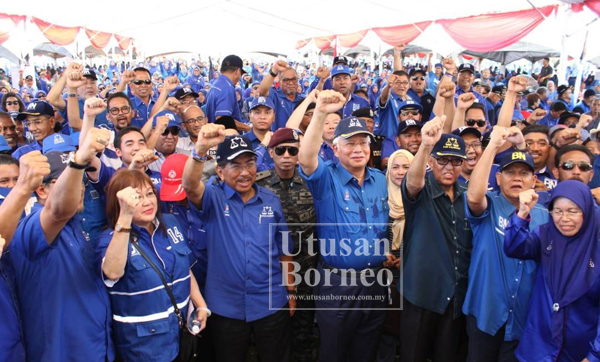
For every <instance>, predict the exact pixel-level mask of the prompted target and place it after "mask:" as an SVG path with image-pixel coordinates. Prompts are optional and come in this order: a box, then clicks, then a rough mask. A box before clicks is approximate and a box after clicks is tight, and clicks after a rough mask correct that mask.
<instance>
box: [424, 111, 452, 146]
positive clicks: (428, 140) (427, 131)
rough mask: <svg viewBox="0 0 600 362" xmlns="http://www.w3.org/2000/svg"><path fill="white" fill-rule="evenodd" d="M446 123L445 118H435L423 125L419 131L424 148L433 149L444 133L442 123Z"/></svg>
mask: <svg viewBox="0 0 600 362" xmlns="http://www.w3.org/2000/svg"><path fill="white" fill-rule="evenodd" d="M445 122H446V116H441V117H439V116H436V117H435V118H434V119H432V120H431V121H429V122H427V123H425V125H424V126H423V128H422V129H421V137H422V141H421V142H422V144H423V145H425V146H429V147H433V146H435V144H436V143H437V141H439V140H440V138H441V137H442V133H444V123H445Z"/></svg>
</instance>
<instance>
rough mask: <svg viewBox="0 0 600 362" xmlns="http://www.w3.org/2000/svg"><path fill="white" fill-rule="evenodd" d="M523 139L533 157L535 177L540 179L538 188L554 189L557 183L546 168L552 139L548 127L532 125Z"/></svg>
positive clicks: (524, 132) (527, 128) (526, 130)
mask: <svg viewBox="0 0 600 362" xmlns="http://www.w3.org/2000/svg"><path fill="white" fill-rule="evenodd" d="M523 137H524V138H525V143H526V144H527V150H528V153H529V154H530V155H531V157H533V164H534V166H535V175H536V176H537V179H538V186H537V187H536V188H538V189H539V188H547V189H550V190H551V189H553V188H554V187H556V184H557V181H556V178H555V177H554V175H553V174H552V172H550V170H549V169H548V168H547V167H546V165H547V163H548V156H549V155H550V148H551V147H552V146H550V139H549V137H548V127H546V126H542V125H535V124H534V125H531V126H527V127H525V128H524V129H523Z"/></svg>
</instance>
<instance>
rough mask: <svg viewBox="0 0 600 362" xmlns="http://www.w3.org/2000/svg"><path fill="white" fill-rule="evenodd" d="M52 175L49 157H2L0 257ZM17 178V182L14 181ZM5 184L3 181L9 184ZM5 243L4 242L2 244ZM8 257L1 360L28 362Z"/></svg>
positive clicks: (0, 299) (0, 291)
mask: <svg viewBox="0 0 600 362" xmlns="http://www.w3.org/2000/svg"><path fill="white" fill-rule="evenodd" d="M49 172H50V165H49V164H48V161H47V159H46V157H44V156H42V155H41V154H40V152H39V151H33V152H30V153H28V154H26V155H23V157H21V160H20V162H17V161H16V160H15V159H14V158H11V157H10V156H8V155H2V156H0V186H1V187H2V188H3V189H4V188H6V190H7V191H8V195H6V198H4V196H3V197H2V200H0V202H1V204H2V206H0V220H2V224H1V225H0V235H1V236H0V238H3V239H4V240H0V256H2V255H4V252H5V251H7V250H8V249H9V246H10V242H11V239H12V237H13V234H14V232H15V230H16V228H17V225H18V223H19V221H20V220H21V218H22V216H23V215H24V212H23V210H24V209H25V208H27V205H28V204H29V203H30V200H31V195H32V194H33V193H34V192H35V190H36V189H37V188H38V187H40V185H41V184H42V179H43V178H44V177H45V176H47V175H48V173H49ZM15 174H16V177H17V180H16V181H14V180H12V178H13V177H14V175H15ZM7 179H8V182H5V181H4V180H7ZM2 241H3V242H2ZM9 259H10V256H9V254H8V253H7V254H6V255H5V257H3V258H2V260H0V324H1V325H2V328H1V329H0V360H2V361H14V362H25V346H24V344H23V327H22V324H21V319H22V317H21V313H20V310H19V306H18V301H17V290H16V286H15V280H14V278H15V276H14V270H13V268H12V265H11V263H10V261H9Z"/></svg>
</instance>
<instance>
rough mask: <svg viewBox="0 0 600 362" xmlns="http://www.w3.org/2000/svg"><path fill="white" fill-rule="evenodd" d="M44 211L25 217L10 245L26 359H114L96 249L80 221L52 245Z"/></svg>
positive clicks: (43, 361)
mask: <svg viewBox="0 0 600 362" xmlns="http://www.w3.org/2000/svg"><path fill="white" fill-rule="evenodd" d="M41 211H42V208H41V207H39V208H37V210H35V211H33V212H32V213H31V214H30V215H29V216H27V217H26V218H25V219H24V220H22V222H21V223H20V224H19V227H18V228H17V230H16V232H15V235H14V237H13V241H12V243H11V245H10V255H11V261H12V263H13V265H14V270H15V275H16V280H17V286H18V293H19V302H20V307H21V311H22V313H23V314H22V316H23V329H24V332H25V342H26V348H27V360H28V361H34V362H37V361H40V362H48V361H56V362H63V361H79V360H81V358H82V356H85V359H86V360H87V361H98V362H105V361H106V360H109V361H112V360H113V359H114V356H115V354H114V350H113V345H112V340H111V310H110V302H109V299H108V294H107V293H106V289H105V288H104V285H103V283H102V279H101V277H100V274H99V273H98V272H97V269H96V268H95V267H94V265H93V264H90V259H89V256H90V255H93V248H94V247H93V245H92V243H91V242H90V241H89V240H88V239H86V237H85V235H84V233H83V231H82V230H81V227H80V225H79V223H78V222H77V221H76V219H71V220H70V221H69V222H68V223H67V224H66V225H65V227H64V228H63V229H62V231H61V232H60V234H58V236H57V237H56V239H55V240H54V242H53V243H52V245H48V243H47V242H46V238H45V237H44V231H43V230H42V226H41V223H40V214H41Z"/></svg>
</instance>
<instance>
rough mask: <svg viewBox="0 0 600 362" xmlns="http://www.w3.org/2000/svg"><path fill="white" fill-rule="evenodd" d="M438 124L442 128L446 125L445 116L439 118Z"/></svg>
mask: <svg viewBox="0 0 600 362" xmlns="http://www.w3.org/2000/svg"><path fill="white" fill-rule="evenodd" d="M440 123H441V124H442V126H443V125H444V123H446V116H445V115H442V116H441V117H440Z"/></svg>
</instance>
